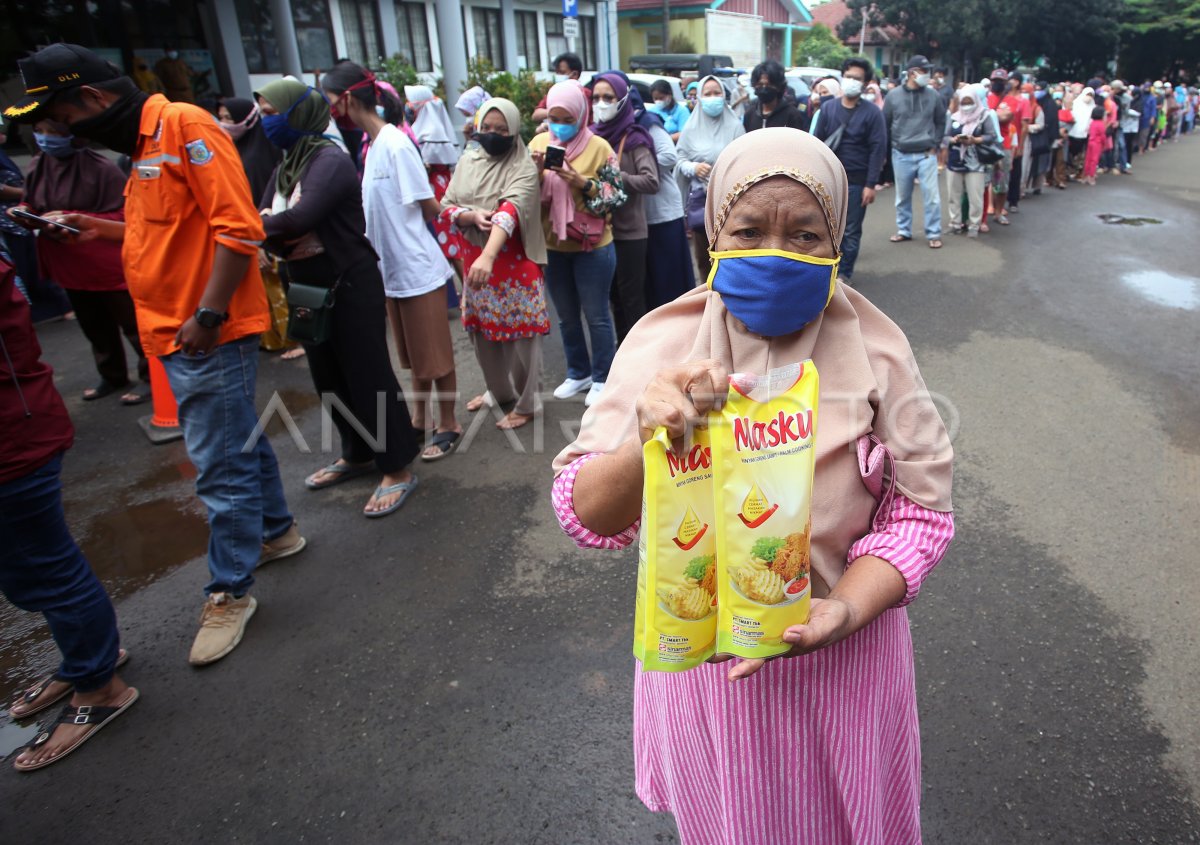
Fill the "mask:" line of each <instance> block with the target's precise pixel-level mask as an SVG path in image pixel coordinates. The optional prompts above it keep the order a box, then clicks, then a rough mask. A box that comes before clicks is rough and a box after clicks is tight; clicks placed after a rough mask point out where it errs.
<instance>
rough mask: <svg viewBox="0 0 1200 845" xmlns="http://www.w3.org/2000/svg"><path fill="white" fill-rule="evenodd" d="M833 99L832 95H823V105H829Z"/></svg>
mask: <svg viewBox="0 0 1200 845" xmlns="http://www.w3.org/2000/svg"><path fill="white" fill-rule="evenodd" d="M832 99H833V95H832V94H822V95H821V105H825V104H826V103H828V102H829V101H830V100H832Z"/></svg>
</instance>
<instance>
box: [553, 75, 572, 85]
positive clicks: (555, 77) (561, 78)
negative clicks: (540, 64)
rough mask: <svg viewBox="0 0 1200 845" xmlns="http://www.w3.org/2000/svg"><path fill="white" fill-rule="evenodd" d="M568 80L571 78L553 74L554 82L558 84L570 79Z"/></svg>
mask: <svg viewBox="0 0 1200 845" xmlns="http://www.w3.org/2000/svg"><path fill="white" fill-rule="evenodd" d="M570 78H571V77H569V76H567V75H566V74H565V73H556V74H554V81H555V82H556V83H558V82H566V81H567V80H568V79H570Z"/></svg>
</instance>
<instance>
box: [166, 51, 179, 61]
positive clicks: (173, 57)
mask: <svg viewBox="0 0 1200 845" xmlns="http://www.w3.org/2000/svg"><path fill="white" fill-rule="evenodd" d="M167 58H168V59H170V60H171V61H175V60H176V59H178V58H179V51H178V50H168V51H167Z"/></svg>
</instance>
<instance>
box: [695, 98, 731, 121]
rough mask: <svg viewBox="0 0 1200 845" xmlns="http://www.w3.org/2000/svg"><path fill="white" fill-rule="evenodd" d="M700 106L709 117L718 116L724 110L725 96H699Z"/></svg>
mask: <svg viewBox="0 0 1200 845" xmlns="http://www.w3.org/2000/svg"><path fill="white" fill-rule="evenodd" d="M700 108H702V109H704V113H705V114H706V115H708V116H709V117H720V115H721V112H723V111H725V98H724V97H701V98H700Z"/></svg>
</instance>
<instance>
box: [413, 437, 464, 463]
mask: <svg viewBox="0 0 1200 845" xmlns="http://www.w3.org/2000/svg"><path fill="white" fill-rule="evenodd" d="M460 440H462V432H461V431H439V432H438V433H437V434H435V435H433V437H431V438H430V440H429V445H430V446H434V447H436V448H437V450H438V453H437V454H436V455H433V456H432V457H431V456H429V455H425V454H422V455H421V460H423V461H440V460H441V459H442V458H444V457H446V456H447V455H449V454H450V453H451V452H453V451H454V450H455V449H456V448H458V442H459V441H460ZM426 448H428V447H426Z"/></svg>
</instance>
